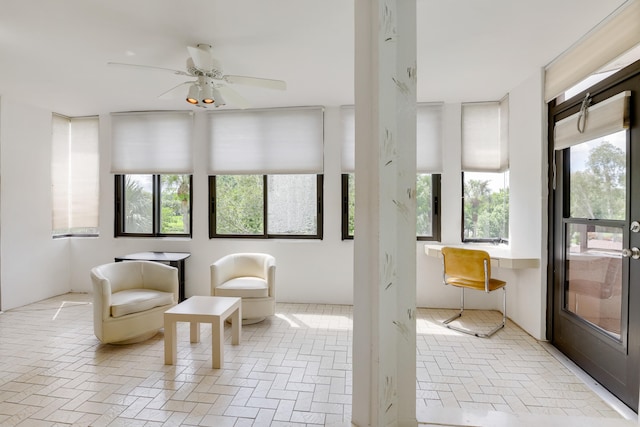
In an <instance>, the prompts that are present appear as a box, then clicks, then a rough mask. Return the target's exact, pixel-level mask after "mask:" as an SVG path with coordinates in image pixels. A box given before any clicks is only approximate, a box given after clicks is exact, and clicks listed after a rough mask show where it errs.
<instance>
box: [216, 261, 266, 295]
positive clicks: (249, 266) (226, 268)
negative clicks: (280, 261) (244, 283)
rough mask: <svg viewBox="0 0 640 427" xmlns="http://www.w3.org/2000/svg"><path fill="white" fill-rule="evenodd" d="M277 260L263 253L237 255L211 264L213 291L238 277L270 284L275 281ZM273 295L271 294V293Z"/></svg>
mask: <svg viewBox="0 0 640 427" xmlns="http://www.w3.org/2000/svg"><path fill="white" fill-rule="evenodd" d="M275 263H276V261H275V258H274V257H273V256H272V255H269V254H263V253H236V254H230V255H226V256H223V257H222V258H220V259H219V260H217V261H216V262H214V263H213V264H211V290H212V295H213V288H215V287H217V286H219V285H221V284H222V283H224V282H226V281H228V280H231V279H235V278H236V277H259V278H261V279H264V280H266V281H267V282H268V283H269V288H270V290H271V289H272V288H273V282H274V281H275ZM270 294H271V292H270Z"/></svg>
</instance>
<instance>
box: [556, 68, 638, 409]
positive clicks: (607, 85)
mask: <svg viewBox="0 0 640 427" xmlns="http://www.w3.org/2000/svg"><path fill="white" fill-rule="evenodd" d="M638 76H640V61H637V62H635V63H633V64H631V65H629V66H628V67H626V68H624V69H622V70H620V71H619V72H618V73H616V74H614V75H612V76H610V77H608V78H607V79H605V80H603V81H601V82H599V83H597V84H595V85H594V86H592V87H590V88H589V89H587V90H584V91H583V92H581V93H579V94H577V95H575V96H574V97H573V98H571V99H569V100H567V101H565V102H563V103H560V104H556V101H555V100H553V101H551V102H550V103H549V104H548V110H547V111H548V119H547V121H548V129H547V141H548V147H547V148H548V158H547V162H548V163H547V165H548V190H549V191H548V211H547V214H548V227H547V253H548V260H547V315H546V338H547V339H548V340H549V341H550V342H552V343H553V342H554V327H553V325H554V303H555V301H556V298H557V297H558V295H557V293H556V284H555V283H554V282H555V275H554V266H555V260H556V258H557V257H558V256H559V255H558V254H559V253H561V252H562V250H563V247H562V242H561V241H560V242H558V241H555V240H554V239H555V236H556V232H557V230H556V228H557V226H558V224H559V222H560V221H558V219H557V218H556V209H557V208H558V206H556V201H555V191H556V188H555V184H556V170H555V167H554V165H555V163H554V159H555V152H554V148H553V144H552V141H553V132H554V126H553V124H554V122H555V121H556V120H558V119H562V118H564V117H567V116H570V115H571V114H573V113H575V112H576V111H577V109H579V107H580V104H581V103H582V100H583V99H584V98H585V96H586V94H587V92H588V93H590V94H594V96H593V103H594V104H595V103H597V102H600V101H601V100H603V99H606V98H607V97H609V96H610V95H611V93H606V91H607V90H608V89H611V88H613V87H614V86H616V85H618V84H620V83H622V82H624V81H626V80H628V79H631V78H634V77H635V78H638ZM638 92H640V91H638ZM638 92H636V93H633V94H632V96H633V97H634V98H638V97H640V93H638ZM632 104H634V105H638V101H637V100H636V101H632ZM639 114H640V111H633V106H632V115H634V116H635V117H638V115H639ZM554 117H556V120H554ZM632 127H636V128H637V127H638V123H633V122H632ZM636 139H637V135H636ZM635 143H636V145H637V146H638V147H639V148H640V144H639V143H638V141H636V142H635ZM639 151H640V149H636V150H632V151H631V153H630V155H631V162H632V164H634V165H638V164H639V163H638V162H639V161H640V155H639V154H634V153H635V152H639ZM635 175H636V176H638V174H637V173H636V174H635ZM638 181H640V179H636V178H633V180H632V181H630V185H631V188H629V189H628V193H629V194H632V191H633V190H634V189H638V188H640V182H638ZM636 193H637V190H636ZM629 205H630V200H629ZM630 220H631V219H630ZM639 267H640V266H635V265H633V263H632V264H631V265H630V270H631V268H634V269H637V268H639ZM630 293H631V289H630ZM634 311H638V310H637V309H636V310H631V307H630V310H629V324H631V322H637V321H638V319H637V317H638V316H637V315H634V314H633V312H634ZM632 316H633V319H632ZM634 319H635V320H634ZM637 405H638V403H637V402H635V405H631V406H632V408H633V409H634V410H636V411H637Z"/></svg>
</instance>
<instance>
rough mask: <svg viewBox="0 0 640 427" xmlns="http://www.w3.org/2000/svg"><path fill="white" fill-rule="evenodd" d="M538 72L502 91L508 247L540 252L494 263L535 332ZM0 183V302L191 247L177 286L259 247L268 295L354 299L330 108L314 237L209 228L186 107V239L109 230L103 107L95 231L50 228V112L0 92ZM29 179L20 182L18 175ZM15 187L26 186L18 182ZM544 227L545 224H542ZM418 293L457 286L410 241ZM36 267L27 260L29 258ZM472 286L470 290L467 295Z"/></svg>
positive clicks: (450, 158) (451, 161)
mask: <svg viewBox="0 0 640 427" xmlns="http://www.w3.org/2000/svg"><path fill="white" fill-rule="evenodd" d="M541 91H542V76H541V73H540V72H536V73H533V75H532V77H531V78H530V79H528V80H527V81H525V82H523V83H522V84H521V85H519V86H518V87H516V88H514V89H513V90H512V91H511V93H510V100H509V102H510V144H511V145H510V152H511V165H510V170H511V172H510V176H511V183H510V188H511V195H510V197H511V203H510V219H511V230H510V235H511V246H512V249H513V251H514V252H516V253H517V254H519V255H521V256H527V257H529V256H532V257H538V258H540V259H541V262H542V263H541V268H540V269H528V270H517V271H515V270H500V269H496V272H495V274H496V276H498V277H500V278H503V279H505V280H507V281H508V291H507V295H508V309H507V310H508V315H509V317H510V318H511V319H512V320H513V321H515V322H516V323H518V324H519V325H520V326H521V327H523V328H524V329H525V330H526V331H527V332H529V333H530V334H531V335H533V336H534V337H536V338H544V333H545V332H544V325H545V309H546V308H545V295H546V284H545V281H546V278H545V275H544V272H545V269H546V267H545V264H544V260H545V259H546V241H545V239H544V236H543V234H542V233H543V230H546V188H547V187H546V169H543V166H544V165H546V161H545V155H546V154H545V153H546V148H545V141H546V137H545V135H546V134H545V132H544V131H543V129H544V126H545V119H544V117H545V114H544V111H545V110H544V108H543V104H542V102H541V99H542V98H541ZM0 106H1V107H2V108H0V112H1V113H2V114H1V115H0V119H1V120H2V122H1V123H0V132H1V133H0V143H1V150H2V151H1V153H0V154H1V174H2V180H1V191H2V193H1V194H2V203H0V215H1V217H0V219H1V222H0V227H1V229H0V236H1V246H0V248H1V250H2V252H1V260H0V261H1V266H2V273H1V279H2V282H1V283H0V287H1V290H2V299H1V303H2V309H5V310H6V309H10V308H13V307H17V306H21V305H24V304H27V303H30V302H34V301H38V300H40V299H43V298H47V297H49V296H53V295H58V294H61V293H65V292H68V291H75V292H91V281H90V279H89V270H90V269H91V267H93V266H95V265H98V264H102V263H106V262H111V261H112V260H113V258H114V257H115V256H118V255H124V254H127V253H133V252H140V251H149V250H159V251H161V250H164V251H180V252H190V253H191V257H190V258H189V259H188V260H187V261H186V295H187V296H191V295H205V294H208V293H209V265H210V264H211V263H212V262H213V261H214V260H216V259H218V258H219V257H221V256H223V255H225V254H228V253H231V252H237V251H264V252H269V253H272V254H273V255H275V257H276V259H277V263H278V270H277V283H278V285H277V298H278V300H279V301H282V302H308V303H332V304H352V303H353V241H342V240H341V239H340V235H341V225H340V221H341V216H340V209H341V201H340V199H341V195H340V188H341V185H340V138H341V124H340V118H339V108H338V107H327V108H326V109H325V159H324V160H325V176H324V239H323V240H262V239H255V240H252V239H209V238H208V217H207V198H208V181H207V164H206V162H207V156H206V153H207V147H206V135H205V123H204V114H205V113H203V112H199V113H197V114H196V118H195V124H196V137H195V147H194V149H195V152H196V156H195V165H194V176H193V195H194V197H193V198H194V200H193V236H194V237H193V239H174V238H164V239H153V238H117V239H116V238H114V237H113V224H114V207H113V198H114V188H113V186H114V179H113V175H112V174H111V173H110V171H109V165H110V146H109V143H108V141H109V140H110V118H109V115H103V116H101V117H100V132H101V134H100V150H101V152H100V237H98V238H76V239H58V240H53V239H51V201H50V200H51V193H50V185H51V184H50V140H51V112H48V111H43V110H40V109H37V108H33V107H27V106H24V105H21V104H18V103H16V102H9V101H7V100H5V99H2V104H1V105H0ZM443 134H444V153H443V155H444V165H445V173H444V174H443V177H442V200H441V207H442V212H443V217H442V241H443V242H445V243H457V242H460V226H461V224H460V215H461V199H460V198H461V182H460V136H461V131H460V104H446V105H445V110H444V132H443ZM27 182H28V187H25V185H24V184H25V183H27ZM25 188H27V189H28V191H25ZM545 232H546V231H545ZM416 264H417V274H416V277H417V281H416V282H417V285H416V295H417V304H418V306H420V307H441V308H454V307H457V306H458V304H459V293H458V291H457V290H456V289H452V288H449V287H445V286H444V285H442V273H441V271H442V270H441V268H442V267H441V264H440V261H439V260H438V259H436V258H430V257H427V256H426V255H425V254H424V242H417V243H416ZM35 265H37V266H38V267H37V268H35V267H34V266H35ZM473 294H477V295H473ZM467 302H468V304H469V306H470V307H472V308H489V309H499V308H500V307H501V300H500V295H499V294H496V295H483V294H481V293H470V295H469V297H468V299H467Z"/></svg>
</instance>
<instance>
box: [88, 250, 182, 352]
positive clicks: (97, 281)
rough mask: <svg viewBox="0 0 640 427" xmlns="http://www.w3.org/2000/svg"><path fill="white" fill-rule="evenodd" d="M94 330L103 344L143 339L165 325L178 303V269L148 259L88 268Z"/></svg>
mask: <svg viewBox="0 0 640 427" xmlns="http://www.w3.org/2000/svg"><path fill="white" fill-rule="evenodd" d="M91 280H92V282H93V330H94V333H95V335H96V337H97V338H98V339H99V340H100V341H101V342H102V343H105V344H106V343H114V344H129V343H134V342H140V341H144V340H146V339H149V338H151V337H152V336H154V335H155V334H156V333H157V332H158V331H159V330H160V329H161V328H163V327H164V312H165V311H166V310H168V309H169V308H171V307H173V306H174V305H176V303H177V302H178V270H177V269H176V268H175V267H170V266H168V265H165V264H161V263H157V262H151V261H124V262H112V263H109V264H104V265H100V266H98V267H94V268H93V269H91Z"/></svg>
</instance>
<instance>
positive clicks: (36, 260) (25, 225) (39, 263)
mask: <svg viewBox="0 0 640 427" xmlns="http://www.w3.org/2000/svg"><path fill="white" fill-rule="evenodd" d="M0 112H1V113H2V114H1V115H0V171H1V175H2V179H1V180H0V194H1V195H2V202H1V203H0V236H1V239H0V254H1V257H2V258H1V260H0V264H1V266H2V268H1V273H0V291H1V292H2V296H1V298H0V301H1V302H2V307H1V308H2V309H3V310H7V309H10V308H14V307H19V306H22V305H25V304H28V303H31V302H34V301H39V300H42V299H45V298H48V297H51V296H54V295H60V294H62V293H65V292H68V290H69V277H70V272H69V261H68V260H69V247H68V245H67V244H66V242H64V241H61V240H53V239H51V112H49V111H44V110H41V109H39V108H37V107H32V106H27V105H23V104H20V103H18V102H12V101H11V100H9V99H8V98H7V97H3V98H1V99H0Z"/></svg>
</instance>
